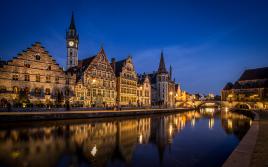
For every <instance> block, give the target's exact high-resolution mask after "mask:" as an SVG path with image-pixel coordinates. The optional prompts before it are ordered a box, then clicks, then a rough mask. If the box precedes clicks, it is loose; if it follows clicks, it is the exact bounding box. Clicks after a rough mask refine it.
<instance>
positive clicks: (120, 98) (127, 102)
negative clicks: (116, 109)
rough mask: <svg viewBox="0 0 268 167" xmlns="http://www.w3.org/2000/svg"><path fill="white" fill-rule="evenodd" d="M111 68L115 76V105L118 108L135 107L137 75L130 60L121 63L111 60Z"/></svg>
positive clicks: (129, 58)
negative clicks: (118, 106)
mask: <svg viewBox="0 0 268 167" xmlns="http://www.w3.org/2000/svg"><path fill="white" fill-rule="evenodd" d="M111 65H112V68H113V70H114V73H115V76H116V87H117V88H116V90H117V98H116V101H117V104H118V105H120V106H137V100H138V99H137V80H138V78H137V73H136V71H135V68H134V65H133V61H132V58H131V57H130V56H128V58H126V59H123V60H121V61H115V59H113V60H112V63H111Z"/></svg>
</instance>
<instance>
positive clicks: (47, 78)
mask: <svg viewBox="0 0 268 167" xmlns="http://www.w3.org/2000/svg"><path fill="white" fill-rule="evenodd" d="M46 82H48V83H49V82H50V76H49V75H47V76H46Z"/></svg>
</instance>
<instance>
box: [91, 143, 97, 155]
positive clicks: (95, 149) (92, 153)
mask: <svg viewBox="0 0 268 167" xmlns="http://www.w3.org/2000/svg"><path fill="white" fill-rule="evenodd" d="M97 151H98V150H97V146H96V145H95V146H94V147H93V148H92V150H91V151H90V153H91V155H92V156H93V157H95V155H96V153H97Z"/></svg>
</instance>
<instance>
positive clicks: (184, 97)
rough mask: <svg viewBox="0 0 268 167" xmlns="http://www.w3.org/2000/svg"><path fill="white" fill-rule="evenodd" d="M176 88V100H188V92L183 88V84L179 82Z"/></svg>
mask: <svg viewBox="0 0 268 167" xmlns="http://www.w3.org/2000/svg"><path fill="white" fill-rule="evenodd" d="M175 89H176V95H175V99H176V102H184V101H187V93H186V91H183V90H181V86H180V84H179V83H178V84H176V86H175Z"/></svg>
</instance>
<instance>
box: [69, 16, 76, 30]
mask: <svg viewBox="0 0 268 167" xmlns="http://www.w3.org/2000/svg"><path fill="white" fill-rule="evenodd" d="M69 29H73V30H76V27H75V23H74V12H72V18H71V23H70V27H69Z"/></svg>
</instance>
